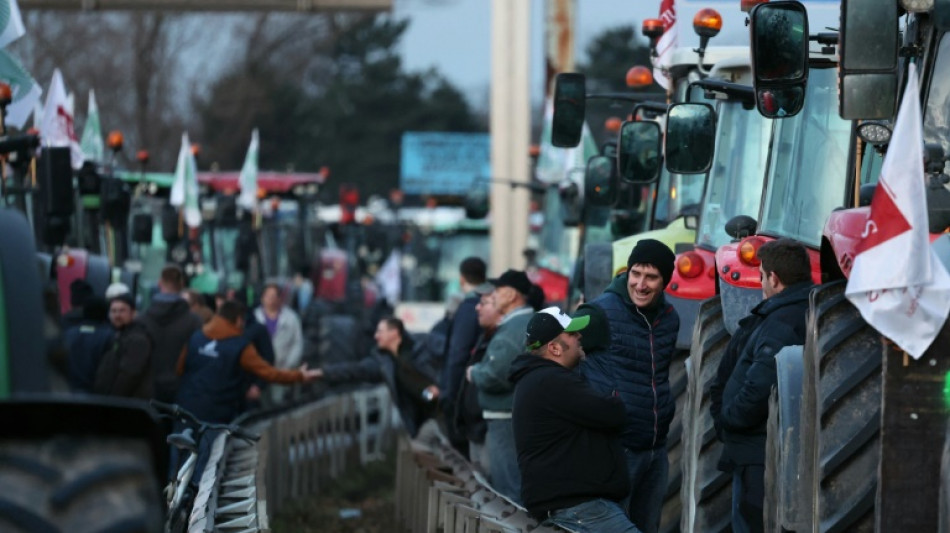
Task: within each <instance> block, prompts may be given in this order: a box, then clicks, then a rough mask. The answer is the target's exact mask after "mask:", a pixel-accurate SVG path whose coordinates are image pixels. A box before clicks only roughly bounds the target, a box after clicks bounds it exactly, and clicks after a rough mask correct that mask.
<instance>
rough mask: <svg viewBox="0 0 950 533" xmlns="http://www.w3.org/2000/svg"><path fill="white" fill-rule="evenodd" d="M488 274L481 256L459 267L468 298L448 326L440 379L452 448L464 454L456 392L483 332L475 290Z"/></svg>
mask: <svg viewBox="0 0 950 533" xmlns="http://www.w3.org/2000/svg"><path fill="white" fill-rule="evenodd" d="M485 271H486V266H485V262H484V261H482V260H481V259H480V258H478V257H468V258H466V259H464V260H463V261H462V262H461V263H460V264H459V285H460V286H461V289H462V293H463V294H464V295H465V297H464V299H463V300H462V301H461V302H460V303H459V305H458V307H457V308H456V309H455V314H453V315H452V321H451V322H450V323H449V330H448V333H447V341H446V345H447V346H446V350H445V358H444V364H443V366H442V375H441V377H440V379H439V389H441V391H442V396H441V405H442V412H443V413H444V414H445V419H446V420H447V421H449V423H448V424H447V427H448V428H449V431H448V433H449V435H448V436H449V439H450V440H451V441H452V444H453V446H455V447H456V448H457V449H459V451H460V452H462V453H466V452H467V450H466V448H467V442H468V441H467V439H465V437H464V436H463V435H459V434H457V433H456V431H455V426H454V425H453V424H452V423H451V421H452V420H453V419H454V418H455V411H456V400H457V399H458V398H457V397H458V394H457V391H458V389H459V387H460V386H461V383H462V381H463V380H464V378H465V366H466V362H467V361H468V358H469V356H470V355H471V354H472V348H474V347H475V341H477V340H478V336H479V335H480V334H481V331H482V330H481V327H480V326H479V324H478V312H477V311H476V310H475V307H476V306H477V305H478V302H479V300H480V299H481V295H479V294H478V293H476V292H475V289H476V287H478V286H479V285H481V284H483V283H485Z"/></svg>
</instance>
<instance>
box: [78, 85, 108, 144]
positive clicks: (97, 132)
mask: <svg viewBox="0 0 950 533" xmlns="http://www.w3.org/2000/svg"><path fill="white" fill-rule="evenodd" d="M79 146H80V147H81V148H82V153H83V154H85V156H86V158H87V159H91V160H93V161H99V162H103V161H104V160H105V145H104V144H103V142H102V127H101V126H100V125H99V106H98V105H96V92H95V91H93V90H91V89H90V90H89V109H88V110H87V111H86V124H85V125H84V126H83V128H82V140H81V141H80V143H79Z"/></svg>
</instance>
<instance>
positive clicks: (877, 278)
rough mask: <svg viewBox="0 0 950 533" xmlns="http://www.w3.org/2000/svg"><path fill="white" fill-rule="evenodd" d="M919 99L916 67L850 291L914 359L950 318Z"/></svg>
mask: <svg viewBox="0 0 950 533" xmlns="http://www.w3.org/2000/svg"><path fill="white" fill-rule="evenodd" d="M919 96H920V90H919V87H918V81H917V70H916V68H915V65H913V64H911V65H910V68H909V70H908V73H907V86H906V87H905V88H904V98H903V101H902V102H901V107H900V111H899V112H898V115H897V122H896V124H895V125H894V134H893V135H892V136H891V142H890V146H888V149H887V155H886V156H885V157H884V163H883V165H882V167H881V177H880V179H879V180H878V184H877V188H876V189H875V191H874V197H873V199H872V200H871V210H870V215H869V216H868V220H867V222H866V223H865V227H864V233H863V234H862V235H861V241H860V242H859V243H858V246H857V249H856V251H857V255H856V256H855V258H854V266H853V267H852V268H851V277H850V278H849V279H848V286H847V288H846V289H845V295H846V296H847V297H848V299H849V300H850V301H851V303H852V304H854V306H855V307H857V308H858V311H860V312H861V316H862V317H864V319H865V320H866V321H867V322H868V324H870V325H871V326H872V327H874V329H876V330H878V331H879V332H881V334H882V335H884V336H885V337H887V338H889V339H891V340H892V341H894V342H895V343H896V344H897V345H898V346H900V347H901V349H902V350H904V351H905V352H907V353H908V354H910V355H911V356H913V357H914V358H915V359H917V358H920V357H921V356H922V355H923V354H924V352H925V351H926V350H927V348H928V347H929V346H930V344H931V343H932V342H933V340H934V338H935V337H936V336H937V333H938V332H939V331H940V328H941V327H942V326H943V323H944V321H945V320H946V319H947V315H948V313H950V274H947V271H946V269H945V268H944V266H943V264H942V263H941V262H940V260H939V259H938V258H937V256H936V254H934V252H933V250H932V249H931V247H930V236H929V229H928V225H927V196H926V182H925V179H926V175H925V174H924V164H923V147H924V141H923V126H922V123H921V117H920V102H919V101H918V98H919Z"/></svg>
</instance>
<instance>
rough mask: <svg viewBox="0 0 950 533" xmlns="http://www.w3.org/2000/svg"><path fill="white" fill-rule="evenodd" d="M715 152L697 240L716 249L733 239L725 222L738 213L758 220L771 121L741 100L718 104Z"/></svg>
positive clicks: (700, 243)
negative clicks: (745, 106)
mask: <svg viewBox="0 0 950 533" xmlns="http://www.w3.org/2000/svg"><path fill="white" fill-rule="evenodd" d="M717 127H718V129H719V131H718V132H717V139H716V152H715V155H714V156H713V163H712V167H711V168H710V169H709V185H708V186H707V190H706V201H705V202H704V204H703V212H702V214H701V218H700V225H699V234H698V235H697V243H698V244H699V245H700V246H704V247H707V248H709V249H712V250H715V249H717V248H719V247H720V246H722V245H724V244H727V243H728V242H730V241H731V240H732V238H731V237H730V236H729V235H728V234H727V233H726V222H728V221H729V220H730V219H731V218H733V217H735V216H738V215H746V216H750V217H752V218H755V219H757V218H758V216H759V208H760V206H761V203H762V185H763V183H764V182H765V167H766V164H767V162H768V158H769V137H770V135H771V129H772V121H771V120H770V119H767V118H765V117H763V116H762V115H761V114H760V113H758V112H757V111H756V110H755V109H751V110H747V109H743V108H742V103H741V102H737V101H734V102H723V103H722V104H720V106H719V124H718V126H717Z"/></svg>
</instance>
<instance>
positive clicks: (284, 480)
mask: <svg viewBox="0 0 950 533" xmlns="http://www.w3.org/2000/svg"><path fill="white" fill-rule="evenodd" d="M242 425H244V426H245V427H248V428H250V429H252V430H254V431H256V432H258V433H260V435H261V438H260V440H258V441H257V442H255V443H253V444H252V443H248V442H246V441H243V440H241V439H237V438H228V437H227V436H226V435H221V436H220V437H219V438H218V439H217V440H216V441H215V444H214V446H213V448H212V452H211V457H210V458H209V460H208V467H207V468H206V469H205V471H204V472H203V473H202V478H201V482H200V484H199V491H198V495H197V496H196V497H195V504H194V507H193V508H192V512H191V518H190V520H189V527H188V531H189V532H191V533H200V532H211V531H222V532H226V531H241V532H249V531H269V530H270V525H269V522H268V513H271V514H273V513H276V512H277V511H279V510H280V509H281V508H282V507H283V506H284V505H286V504H288V503H290V502H292V501H294V500H297V499H300V498H306V497H310V496H314V495H316V494H318V493H319V491H320V490H321V489H322V487H323V486H324V485H326V484H327V483H328V482H329V481H330V480H332V479H334V478H336V477H337V476H339V475H340V474H342V473H343V472H345V471H346V470H347V469H348V468H350V467H353V466H356V465H362V464H365V463H367V462H369V461H373V460H378V459H381V458H383V457H384V456H385V454H386V450H387V448H388V447H390V446H391V445H392V441H393V438H394V437H395V431H394V427H393V407H392V404H391V402H390V397H389V391H388V390H387V389H386V387H385V386H383V385H380V386H377V387H375V388H372V389H364V390H356V391H352V392H348V393H346V394H341V395H338V396H333V397H329V398H325V399H322V400H319V401H316V402H313V403H310V404H305V405H301V406H298V407H295V408H292V409H290V410H287V411H277V412H269V413H261V414H260V415H259V416H254V417H251V418H248V419H247V420H245V421H244V423H243V424H242Z"/></svg>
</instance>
